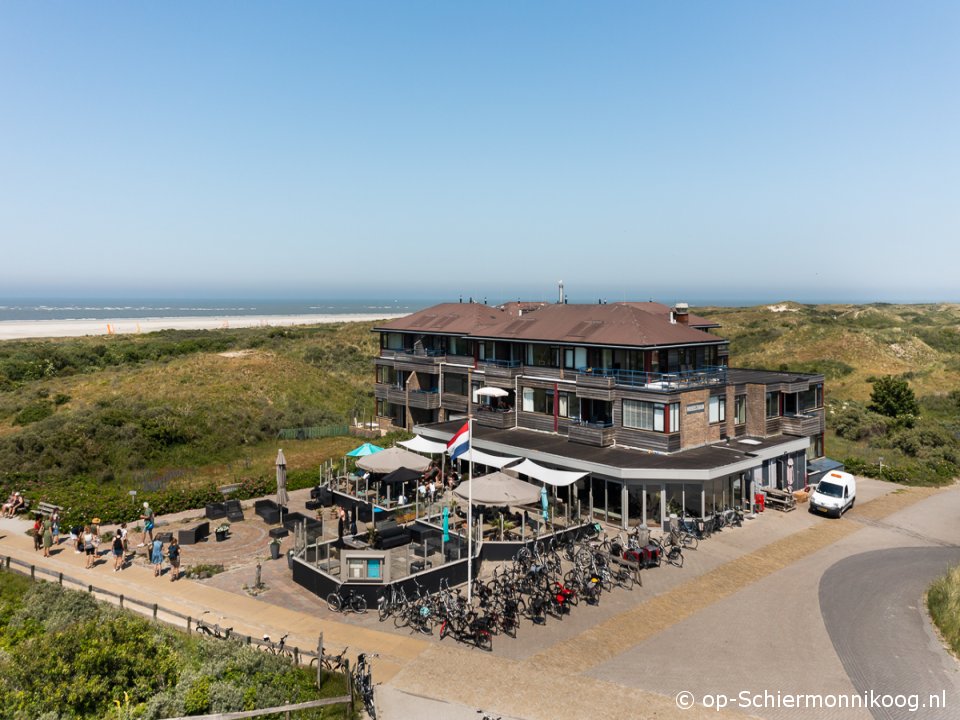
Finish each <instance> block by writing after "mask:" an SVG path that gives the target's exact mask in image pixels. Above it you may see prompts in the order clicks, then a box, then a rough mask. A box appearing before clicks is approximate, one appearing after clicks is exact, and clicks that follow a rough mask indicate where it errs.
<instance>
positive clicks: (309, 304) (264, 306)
mask: <svg viewBox="0 0 960 720" xmlns="http://www.w3.org/2000/svg"><path fill="white" fill-rule="evenodd" d="M438 302H442V301H441V300H437V299H429V298H428V299H423V300H410V299H406V300H396V299H383V298H368V299H363V298H361V299H352V300H250V299H232V300H231V299H217V300H209V299H207V300H190V299H186V300H185V299H176V300H164V299H160V300H156V299H151V300H139V299H130V298H126V299H116V298H112V299H107V298H104V299H91V298H84V299H56V300H45V299H30V300H24V299H3V298H0V322H2V321H8V320H16V321H21V322H32V321H42V320H117V319H126V320H137V319H146V318H187V317H190V318H195V317H225V316H229V317H244V316H275V317H296V316H301V315H377V314H381V313H382V314H383V315H384V316H387V315H396V314H407V313H412V312H416V311H417V310H421V309H423V308H425V307H429V306H430V305H434V304H436V303H438Z"/></svg>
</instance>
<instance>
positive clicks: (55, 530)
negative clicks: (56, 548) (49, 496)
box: [50, 508, 60, 545]
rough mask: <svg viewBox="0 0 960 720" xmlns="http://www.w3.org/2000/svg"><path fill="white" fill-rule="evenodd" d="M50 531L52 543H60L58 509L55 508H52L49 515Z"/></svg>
mask: <svg viewBox="0 0 960 720" xmlns="http://www.w3.org/2000/svg"><path fill="white" fill-rule="evenodd" d="M50 533H51V535H52V536H53V537H52V540H53V544H54V545H59V544H60V511H59V510H57V509H56V508H54V509H53V514H52V515H51V516H50Z"/></svg>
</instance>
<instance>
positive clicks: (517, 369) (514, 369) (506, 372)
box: [477, 360, 523, 380]
mask: <svg viewBox="0 0 960 720" xmlns="http://www.w3.org/2000/svg"><path fill="white" fill-rule="evenodd" d="M477 369H478V370H483V373H484V375H486V376H487V378H488V379H498V380H513V378H515V377H516V376H517V375H519V374H520V373H521V372H522V371H523V365H522V364H521V363H520V361H519V360H480V361H479V362H478V363H477Z"/></svg>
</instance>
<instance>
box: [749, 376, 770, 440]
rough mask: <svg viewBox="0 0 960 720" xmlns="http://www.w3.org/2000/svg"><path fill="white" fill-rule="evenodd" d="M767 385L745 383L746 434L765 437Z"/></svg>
mask: <svg viewBox="0 0 960 720" xmlns="http://www.w3.org/2000/svg"><path fill="white" fill-rule="evenodd" d="M766 434H767V386H766V385H755V384H750V383H748V384H747V435H753V436H754V437H766Z"/></svg>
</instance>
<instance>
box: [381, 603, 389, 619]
mask: <svg viewBox="0 0 960 720" xmlns="http://www.w3.org/2000/svg"><path fill="white" fill-rule="evenodd" d="M379 616H380V622H384V621H385V620H386V619H387V618H388V617H390V605H389V604H388V603H381V604H380V607H379Z"/></svg>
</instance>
